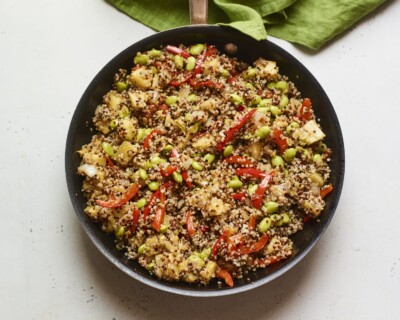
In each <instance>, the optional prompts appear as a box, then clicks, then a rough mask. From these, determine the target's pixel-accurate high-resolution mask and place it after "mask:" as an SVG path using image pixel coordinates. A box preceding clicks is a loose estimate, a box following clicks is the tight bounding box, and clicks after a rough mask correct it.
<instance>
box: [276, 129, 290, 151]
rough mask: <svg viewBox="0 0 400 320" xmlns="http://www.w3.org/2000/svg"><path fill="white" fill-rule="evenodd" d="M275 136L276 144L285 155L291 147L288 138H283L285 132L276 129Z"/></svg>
mask: <svg viewBox="0 0 400 320" xmlns="http://www.w3.org/2000/svg"><path fill="white" fill-rule="evenodd" d="M273 136H274V140H275V143H276V144H277V145H278V148H279V152H280V154H283V153H284V152H285V150H286V149H287V148H288V147H289V145H288V143H287V140H286V138H285V137H284V136H283V131H282V130H281V129H274V132H273Z"/></svg>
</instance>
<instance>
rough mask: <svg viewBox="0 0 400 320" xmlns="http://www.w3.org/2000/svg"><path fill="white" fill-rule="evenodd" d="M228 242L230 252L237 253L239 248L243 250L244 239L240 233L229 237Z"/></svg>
mask: <svg viewBox="0 0 400 320" xmlns="http://www.w3.org/2000/svg"><path fill="white" fill-rule="evenodd" d="M226 242H227V243H228V244H230V245H231V246H230V248H229V249H230V251H236V250H237V249H238V248H241V247H242V246H243V243H244V237H243V235H241V234H240V233H238V234H235V235H234V236H231V237H229V236H228V237H227V238H226Z"/></svg>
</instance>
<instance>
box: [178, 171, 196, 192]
mask: <svg viewBox="0 0 400 320" xmlns="http://www.w3.org/2000/svg"><path fill="white" fill-rule="evenodd" d="M181 173H182V178H183V180H185V182H186V184H187V186H188V187H189V188H190V189H193V183H192V182H190V181H189V173H188V172H187V170H182V172H181Z"/></svg>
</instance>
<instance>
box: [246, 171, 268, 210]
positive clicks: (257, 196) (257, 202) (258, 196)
mask: <svg viewBox="0 0 400 320" xmlns="http://www.w3.org/2000/svg"><path fill="white" fill-rule="evenodd" d="M272 175H273V173H272V172H270V173H268V174H267V175H266V176H265V177H264V178H263V179H262V181H261V183H260V184H259V185H258V187H257V190H256V192H255V193H254V195H253V198H252V199H251V202H252V204H253V206H254V207H255V208H257V209H260V208H261V204H262V201H263V198H264V194H265V192H266V191H267V187H268V184H269V181H270V180H271V178H272Z"/></svg>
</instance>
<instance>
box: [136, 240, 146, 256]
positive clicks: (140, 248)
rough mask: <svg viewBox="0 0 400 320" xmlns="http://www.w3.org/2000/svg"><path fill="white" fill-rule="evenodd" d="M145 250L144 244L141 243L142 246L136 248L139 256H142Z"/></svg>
mask: <svg viewBox="0 0 400 320" xmlns="http://www.w3.org/2000/svg"><path fill="white" fill-rule="evenodd" d="M145 250H146V244H145V243H143V244H142V245H141V246H140V247H139V248H138V250H137V252H138V253H139V254H143V253H144V251H145Z"/></svg>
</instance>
